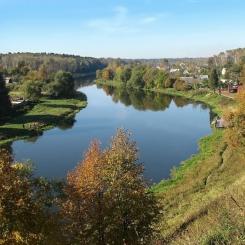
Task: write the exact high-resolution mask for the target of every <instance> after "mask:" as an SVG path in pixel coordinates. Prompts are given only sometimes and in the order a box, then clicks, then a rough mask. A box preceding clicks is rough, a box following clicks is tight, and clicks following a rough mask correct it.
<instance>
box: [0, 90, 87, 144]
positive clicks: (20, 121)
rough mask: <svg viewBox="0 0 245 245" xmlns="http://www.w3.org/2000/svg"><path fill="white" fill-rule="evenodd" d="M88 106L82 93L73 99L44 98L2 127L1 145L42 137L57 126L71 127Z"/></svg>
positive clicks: (14, 116) (0, 134)
mask: <svg viewBox="0 0 245 245" xmlns="http://www.w3.org/2000/svg"><path fill="white" fill-rule="evenodd" d="M86 105H87V102H86V96H84V94H82V93H77V95H76V97H75V98H72V99H48V98H42V99H41V100H40V101H39V102H38V103H36V104H30V105H28V109H27V111H26V112H25V113H23V114H20V115H17V116H16V115H13V117H12V118H11V119H9V120H8V122H6V123H5V124H4V125H1V126H0V136H1V140H0V145H3V144H6V143H9V142H12V141H14V140H18V139H26V138H30V137H33V136H37V135H40V134H42V132H43V131H45V130H48V129H51V128H53V127H56V126H58V127H61V128H67V127H70V126H71V125H72V124H73V122H74V117H75V114H76V113H77V112H79V111H80V110H81V109H82V108H84V107H85V106H86Z"/></svg>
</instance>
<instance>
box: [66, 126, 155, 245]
mask: <svg viewBox="0 0 245 245" xmlns="http://www.w3.org/2000/svg"><path fill="white" fill-rule="evenodd" d="M65 193H66V196H67V198H66V201H65V202H64V204H63V206H62V213H63V217H64V224H65V228H64V229H65V233H66V234H67V243H68V244H119V245H120V244H122V245H123V244H148V242H149V240H150V239H151V236H152V232H153V230H152V228H151V227H152V226H151V225H152V224H153V222H154V221H155V219H156V217H157V205H156V201H155V198H154V196H153V194H151V193H150V192H149V191H148V189H147V185H146V183H145V181H144V179H143V168H142V166H141V165H140V164H139V163H138V157H137V149H136V145H135V143H134V142H132V141H131V140H130V137H129V134H128V133H127V132H125V131H123V130H118V132H117V134H116V136H115V137H113V139H112V141H111V145H110V146H109V147H108V148H107V149H106V150H104V151H102V150H101V149H100V147H99V144H98V142H97V141H94V142H93V143H92V144H91V146H90V148H89V149H88V151H87V152H86V154H85V156H84V160H83V161H82V162H81V163H80V164H79V165H78V166H77V167H76V169H75V170H74V171H72V172H71V173H70V174H69V175H68V177H67V187H66V189H65Z"/></svg>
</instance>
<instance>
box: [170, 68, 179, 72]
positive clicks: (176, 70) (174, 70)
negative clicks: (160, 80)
mask: <svg viewBox="0 0 245 245" xmlns="http://www.w3.org/2000/svg"><path fill="white" fill-rule="evenodd" d="M179 71H180V69H175V68H172V69H170V71H169V72H170V73H176V72H179Z"/></svg>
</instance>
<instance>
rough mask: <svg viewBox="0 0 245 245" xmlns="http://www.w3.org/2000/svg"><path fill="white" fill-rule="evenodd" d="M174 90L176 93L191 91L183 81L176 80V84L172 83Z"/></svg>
mask: <svg viewBox="0 0 245 245" xmlns="http://www.w3.org/2000/svg"><path fill="white" fill-rule="evenodd" d="M174 88H175V89H176V90H177V91H187V90H190V89H191V86H190V85H189V84H188V83H187V82H185V81H183V80H176V82H175V83H174Z"/></svg>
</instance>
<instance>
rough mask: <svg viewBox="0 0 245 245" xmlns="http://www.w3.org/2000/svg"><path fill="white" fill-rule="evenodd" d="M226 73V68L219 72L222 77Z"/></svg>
mask: <svg viewBox="0 0 245 245" xmlns="http://www.w3.org/2000/svg"><path fill="white" fill-rule="evenodd" d="M226 72H227V68H223V69H222V71H221V74H222V76H225V74H226Z"/></svg>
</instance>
